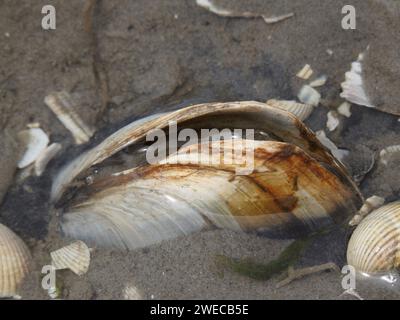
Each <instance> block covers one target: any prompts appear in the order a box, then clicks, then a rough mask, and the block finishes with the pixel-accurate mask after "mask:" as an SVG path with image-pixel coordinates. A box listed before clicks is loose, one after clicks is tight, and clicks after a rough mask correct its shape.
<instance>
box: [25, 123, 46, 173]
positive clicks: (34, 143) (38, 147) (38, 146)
mask: <svg viewBox="0 0 400 320" xmlns="http://www.w3.org/2000/svg"><path fill="white" fill-rule="evenodd" d="M18 136H19V138H20V140H21V141H22V143H23V144H24V145H25V146H26V149H25V152H24V154H23V155H22V158H21V159H20V161H19V162H18V168H20V169H23V168H26V167H28V166H29V165H31V164H32V163H34V162H35V161H36V160H37V158H38V157H39V156H40V154H41V153H42V152H43V151H44V150H45V149H46V148H47V145H48V144H49V137H48V136H47V134H46V133H45V132H44V131H43V130H42V129H40V128H31V129H27V130H23V131H21V132H20V133H19V135H18Z"/></svg>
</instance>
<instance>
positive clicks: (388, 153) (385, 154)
mask: <svg viewBox="0 0 400 320" xmlns="http://www.w3.org/2000/svg"><path fill="white" fill-rule="evenodd" d="M395 154H399V155H400V144H399V145H394V146H389V147H387V148H385V149H383V150H382V151H381V152H380V154H379V157H380V160H381V163H383V164H384V165H385V166H387V165H388V163H389V161H390V159H391V158H392V156H394V155H395Z"/></svg>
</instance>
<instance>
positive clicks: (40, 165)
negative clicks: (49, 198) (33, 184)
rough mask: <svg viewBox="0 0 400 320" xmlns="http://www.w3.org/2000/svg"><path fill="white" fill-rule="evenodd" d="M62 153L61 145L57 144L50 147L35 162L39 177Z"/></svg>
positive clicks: (36, 172)
mask: <svg viewBox="0 0 400 320" xmlns="http://www.w3.org/2000/svg"><path fill="white" fill-rule="evenodd" d="M60 151H61V144H59V143H57V142H55V143H52V144H51V145H50V146H48V147H47V148H46V149H45V150H43V151H42V153H41V154H40V155H39V157H38V158H37V159H36V161H35V174H36V175H37V176H38V177H39V176H41V175H42V173H43V172H44V170H45V169H46V166H47V164H48V163H49V162H50V161H51V159H53V158H54V157H55V156H56V155H57V154H58V153H59V152H60Z"/></svg>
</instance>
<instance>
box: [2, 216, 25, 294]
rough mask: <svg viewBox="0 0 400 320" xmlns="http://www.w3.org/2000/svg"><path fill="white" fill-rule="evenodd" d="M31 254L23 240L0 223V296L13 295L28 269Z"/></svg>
mask: <svg viewBox="0 0 400 320" xmlns="http://www.w3.org/2000/svg"><path fill="white" fill-rule="evenodd" d="M30 260H31V255H30V253H29V249H28V248H27V246H26V245H25V244H24V242H23V241H22V240H21V239H20V238H19V237H18V236H17V235H16V234H15V233H14V232H12V231H11V230H10V229H9V228H7V227H6V226H4V225H2V224H0V298H4V297H13V296H15V295H16V294H17V289H18V285H19V284H20V283H21V281H22V280H23V278H24V277H25V275H26V274H27V273H28V271H29V263H30Z"/></svg>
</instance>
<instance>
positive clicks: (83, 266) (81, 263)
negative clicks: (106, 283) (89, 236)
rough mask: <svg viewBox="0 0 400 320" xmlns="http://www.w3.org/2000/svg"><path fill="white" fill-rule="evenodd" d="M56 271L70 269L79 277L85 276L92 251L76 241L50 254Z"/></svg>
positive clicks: (81, 242)
mask: <svg viewBox="0 0 400 320" xmlns="http://www.w3.org/2000/svg"><path fill="white" fill-rule="evenodd" d="M50 255H51V260H52V265H53V266H54V268H55V269H56V270H62V269H70V270H71V271H72V272H74V273H75V274H77V275H78V276H81V275H84V274H85V273H86V272H87V271H88V269H89V264H90V249H89V248H88V246H87V245H86V244H85V243H84V242H83V241H75V242H73V243H71V244H70V245H68V246H65V247H63V248H61V249H58V250H56V251H53V252H51V253H50Z"/></svg>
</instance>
